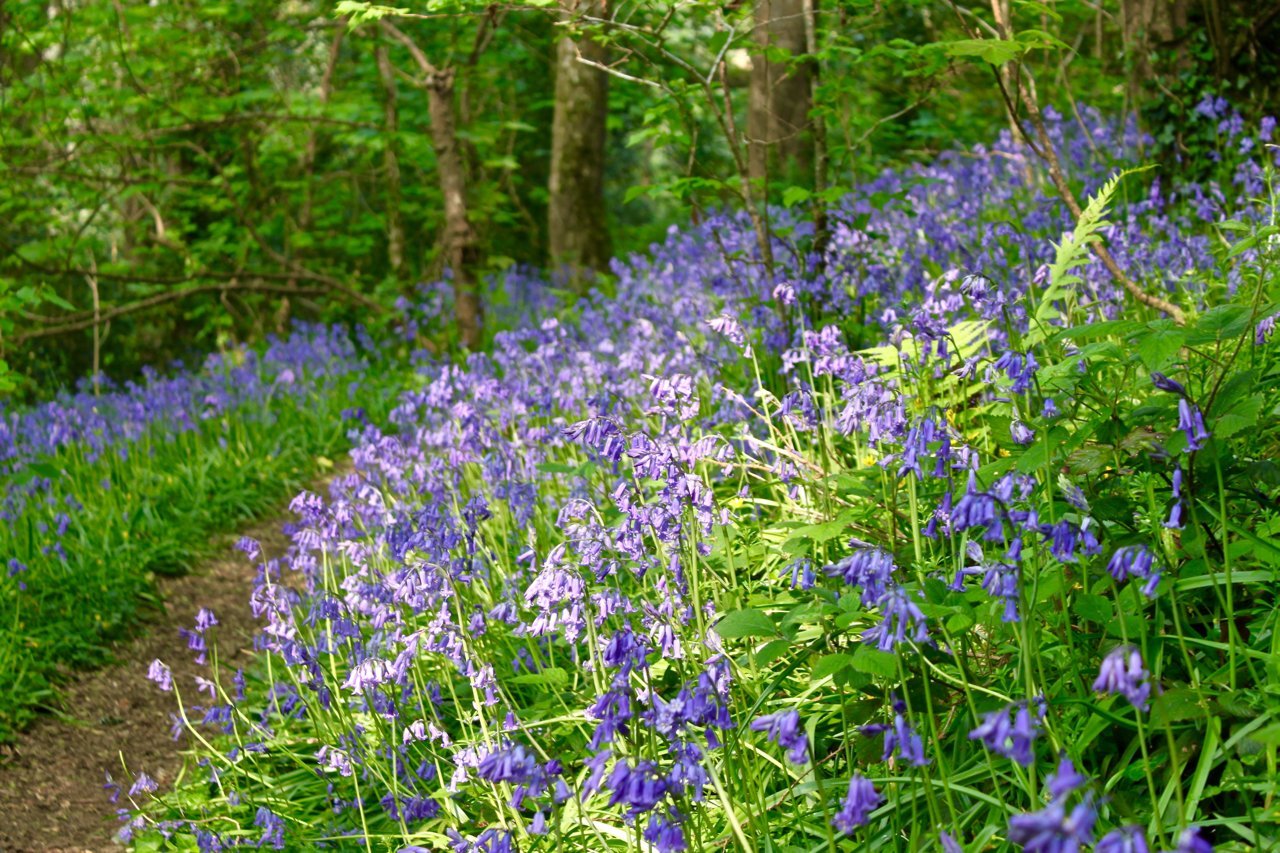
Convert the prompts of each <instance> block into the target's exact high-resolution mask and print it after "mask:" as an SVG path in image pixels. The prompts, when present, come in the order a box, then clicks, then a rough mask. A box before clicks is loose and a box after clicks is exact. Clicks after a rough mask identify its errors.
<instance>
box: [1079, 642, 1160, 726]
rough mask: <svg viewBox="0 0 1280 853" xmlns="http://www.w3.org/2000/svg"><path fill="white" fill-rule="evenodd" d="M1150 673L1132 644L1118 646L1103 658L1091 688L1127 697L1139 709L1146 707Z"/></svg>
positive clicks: (1149, 688)
mask: <svg viewBox="0 0 1280 853" xmlns="http://www.w3.org/2000/svg"><path fill="white" fill-rule="evenodd" d="M1150 679H1151V673H1149V672H1147V668H1146V666H1145V665H1144V664H1143V663H1142V655H1141V653H1140V652H1139V651H1138V650H1137V649H1136V648H1135V647H1133V646H1119V647H1118V648H1115V649H1113V650H1112V651H1111V653H1110V654H1108V655H1107V656H1106V657H1105V658H1103V661H1102V666H1101V667H1100V668H1099V670H1098V677H1097V679H1096V680H1094V682H1093V689H1094V690H1096V691H1098V692H1099V693H1111V694H1114V695H1117V696H1123V697H1124V698H1126V699H1128V700H1129V702H1130V704H1132V705H1133V707H1135V708H1137V709H1138V710H1139V711H1145V710H1146V709H1147V699H1148V698H1149V697H1150V696H1151V681H1150Z"/></svg>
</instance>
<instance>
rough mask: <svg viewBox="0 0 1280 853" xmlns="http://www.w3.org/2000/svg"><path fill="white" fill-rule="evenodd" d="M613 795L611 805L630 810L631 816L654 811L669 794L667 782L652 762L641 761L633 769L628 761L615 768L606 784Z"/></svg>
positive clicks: (619, 763)
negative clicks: (621, 806) (626, 807)
mask: <svg viewBox="0 0 1280 853" xmlns="http://www.w3.org/2000/svg"><path fill="white" fill-rule="evenodd" d="M605 787H607V788H608V789H609V790H610V791H611V792H612V793H611V794H610V796H609V805H610V806H617V805H624V806H628V807H629V808H630V812H629V814H630V816H631V817H635V816H636V815H639V814H641V813H643V812H647V811H652V810H653V808H654V806H656V805H658V803H660V802H661V801H662V798H663V797H664V796H665V795H666V793H667V782H666V779H665V778H664V777H663V775H662V774H661V773H659V772H658V766H657V765H656V764H654V763H653V762H652V761H648V760H644V761H639V762H637V763H636V765H635V766H634V767H633V766H632V765H631V764H630V763H629V762H628V761H627V760H626V759H623V760H621V761H619V762H618V763H617V764H615V765H614V766H613V772H611V773H610V774H609V779H608V781H606V782H605Z"/></svg>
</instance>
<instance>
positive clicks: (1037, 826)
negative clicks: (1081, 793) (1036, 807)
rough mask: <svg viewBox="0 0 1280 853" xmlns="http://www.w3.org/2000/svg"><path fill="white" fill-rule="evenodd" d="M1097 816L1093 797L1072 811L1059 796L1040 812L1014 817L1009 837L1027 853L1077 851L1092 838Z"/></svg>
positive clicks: (1011, 821)
mask: <svg viewBox="0 0 1280 853" xmlns="http://www.w3.org/2000/svg"><path fill="white" fill-rule="evenodd" d="M1097 817H1098V815H1097V810H1096V809H1095V808H1094V805H1093V799H1092V798H1091V797H1085V799H1084V800H1083V801H1081V802H1080V803H1078V804H1077V805H1076V806H1075V808H1073V809H1071V811H1070V812H1068V811H1067V807H1066V803H1065V802H1064V801H1063V800H1062V799H1056V800H1053V801H1052V802H1050V803H1049V804H1048V805H1047V806H1045V807H1044V808H1043V809H1041V810H1040V811H1038V812H1028V813H1026V814H1019V815H1014V816H1013V817H1011V818H1010V819H1009V840H1010V841H1012V842H1013V843H1014V844H1019V845H1021V846H1022V849H1023V850H1025V851H1027V853H1075V851H1077V850H1079V849H1080V848H1082V847H1084V846H1085V845H1087V844H1089V843H1090V842H1091V841H1092V840H1093V825H1094V822H1095V821H1096V820H1097Z"/></svg>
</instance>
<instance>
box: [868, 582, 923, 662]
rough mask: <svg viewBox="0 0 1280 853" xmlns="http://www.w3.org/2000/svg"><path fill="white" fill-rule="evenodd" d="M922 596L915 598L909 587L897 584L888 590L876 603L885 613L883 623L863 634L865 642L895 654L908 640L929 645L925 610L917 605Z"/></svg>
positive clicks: (881, 621)
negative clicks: (916, 600)
mask: <svg viewBox="0 0 1280 853" xmlns="http://www.w3.org/2000/svg"><path fill="white" fill-rule="evenodd" d="M919 595H920V594H919V593H917V594H916V596H913V595H912V594H911V593H910V592H908V591H907V590H906V588H905V587H902V586H897V585H895V586H892V587H890V588H889V589H888V590H886V591H885V593H884V595H882V596H880V600H879V601H877V602H876V607H878V608H879V610H880V614H881V618H880V623H879V624H878V625H874V626H872V627H870V628H868V629H867V630H866V631H864V632H863V634H862V640H863V642H866V643H875V644H876V648H878V649H880V651H882V652H891V651H893V650H894V649H895V648H897V647H898V646H900V645H902V644H904V643H906V642H908V641H910V642H913V643H927V642H929V629H928V626H927V624H926V622H925V616H924V611H923V610H921V609H920V606H919V605H918V604H916V602H915V598H916V597H919Z"/></svg>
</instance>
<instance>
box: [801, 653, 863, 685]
mask: <svg viewBox="0 0 1280 853" xmlns="http://www.w3.org/2000/svg"><path fill="white" fill-rule="evenodd" d="M852 665H853V655H849V654H845V653H844V652H836V653H835V654H830V655H823V656H822V657H821V658H819V659H818V662H817V663H816V664H814V665H813V672H812V674H811V675H810V681H821V680H822V679H824V678H826V677H827V676H829V675H835V674H836V673H837V672H839V671H840V670H842V669H846V668H848V667H850V666H852Z"/></svg>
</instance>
